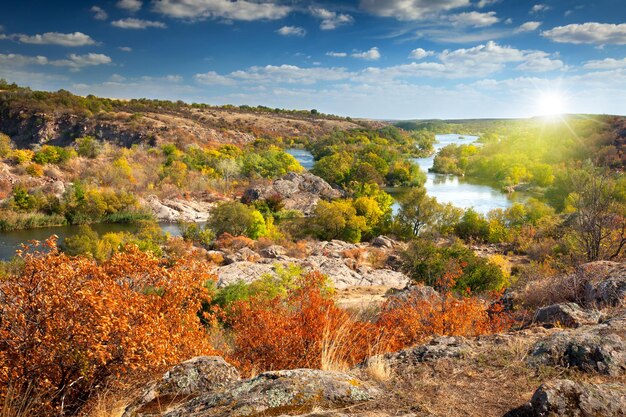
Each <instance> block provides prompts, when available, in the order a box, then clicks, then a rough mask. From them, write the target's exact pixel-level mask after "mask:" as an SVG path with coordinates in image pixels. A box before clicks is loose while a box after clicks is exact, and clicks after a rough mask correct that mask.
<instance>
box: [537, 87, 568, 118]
mask: <svg viewBox="0 0 626 417" xmlns="http://www.w3.org/2000/svg"><path fill="white" fill-rule="evenodd" d="M566 106H567V103H566V100H565V96H564V95H563V94H562V93H561V92H558V91H550V92H544V93H541V94H540V95H539V97H538V99H537V113H538V115H539V116H547V117H554V116H559V115H561V114H563V113H565V108H566Z"/></svg>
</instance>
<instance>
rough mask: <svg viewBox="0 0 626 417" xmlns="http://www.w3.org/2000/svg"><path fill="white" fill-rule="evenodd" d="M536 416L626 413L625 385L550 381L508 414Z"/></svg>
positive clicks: (511, 416)
mask: <svg viewBox="0 0 626 417" xmlns="http://www.w3.org/2000/svg"><path fill="white" fill-rule="evenodd" d="M535 416H536V417H540V416H541V417H549V416H554V417H557V416H572V417H578V416H580V417H596V416H602V417H618V416H620V417H621V416H626V385H623V384H619V383H612V384H611V383H607V384H586V383H579V382H573V381H570V380H567V379H560V380H555V381H550V382H547V383H545V384H542V385H541V386H540V387H539V388H538V389H537V391H535V394H534V395H533V397H532V399H531V401H530V404H527V405H525V406H523V407H520V408H518V409H516V410H512V411H511V412H509V413H507V414H506V416H505V417H535Z"/></svg>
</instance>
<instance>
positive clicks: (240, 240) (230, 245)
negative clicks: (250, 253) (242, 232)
mask: <svg viewBox="0 0 626 417" xmlns="http://www.w3.org/2000/svg"><path fill="white" fill-rule="evenodd" d="M215 245H216V246H217V247H218V248H219V249H221V250H233V251H237V250H239V249H243V248H249V249H252V248H254V240H252V239H250V238H249V237H246V236H233V235H231V234H230V233H222V234H221V235H220V237H218V238H217V240H216V241H215Z"/></svg>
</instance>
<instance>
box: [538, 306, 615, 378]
mask: <svg viewBox="0 0 626 417" xmlns="http://www.w3.org/2000/svg"><path fill="white" fill-rule="evenodd" d="M528 363H529V364H530V365H531V366H539V365H549V366H563V367H576V368H579V369H581V370H583V371H586V372H599V373H602V374H608V375H623V374H624V373H626V317H624V316H622V317H616V318H613V319H611V320H607V321H606V322H604V323H601V324H597V325H593V326H581V327H579V328H577V329H573V330H565V331H562V332H559V333H556V334H554V335H552V336H549V337H547V338H546V339H543V340H540V341H539V342H537V343H536V344H535V345H534V346H533V348H532V349H531V352H530V355H529V357H528Z"/></svg>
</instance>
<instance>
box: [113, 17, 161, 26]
mask: <svg viewBox="0 0 626 417" xmlns="http://www.w3.org/2000/svg"><path fill="white" fill-rule="evenodd" d="M111 25H113V26H115V27H117V28H121V29H147V28H159V29H165V28H166V27H167V26H166V25H165V23H163V22H155V21H152V20H143V19H135V18H134V17H127V18H125V19H120V20H115V21H113V22H111Z"/></svg>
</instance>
